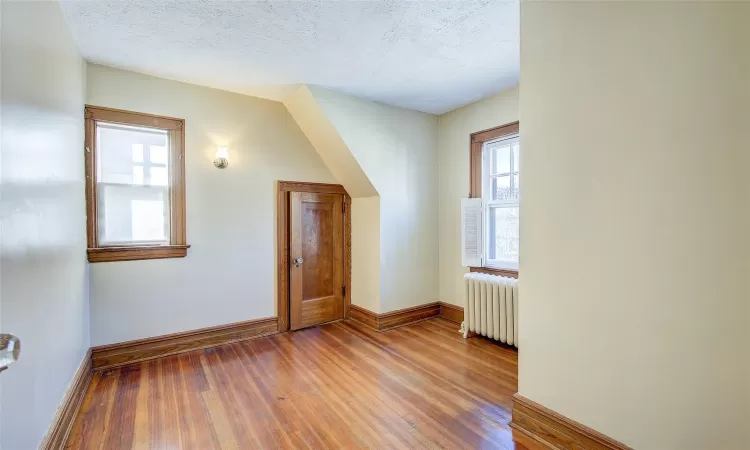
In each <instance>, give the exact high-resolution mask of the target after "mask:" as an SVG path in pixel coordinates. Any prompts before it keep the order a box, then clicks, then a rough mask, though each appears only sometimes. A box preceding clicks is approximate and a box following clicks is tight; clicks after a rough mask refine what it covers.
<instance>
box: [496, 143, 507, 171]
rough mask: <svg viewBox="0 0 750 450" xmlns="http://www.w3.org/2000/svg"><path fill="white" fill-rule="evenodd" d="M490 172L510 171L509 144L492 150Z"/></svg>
mask: <svg viewBox="0 0 750 450" xmlns="http://www.w3.org/2000/svg"><path fill="white" fill-rule="evenodd" d="M492 160H493V168H492V173H509V172H510V145H503V146H502V147H497V148H495V149H494V152H493V157H492Z"/></svg>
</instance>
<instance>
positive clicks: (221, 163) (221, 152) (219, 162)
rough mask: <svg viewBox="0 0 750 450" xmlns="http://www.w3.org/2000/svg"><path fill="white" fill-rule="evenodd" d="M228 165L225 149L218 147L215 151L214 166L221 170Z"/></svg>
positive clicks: (227, 155)
mask: <svg viewBox="0 0 750 450" xmlns="http://www.w3.org/2000/svg"><path fill="white" fill-rule="evenodd" d="M228 165H229V151H228V150H227V148H226V147H219V148H217V149H216V158H215V159H214V166H216V167H218V168H219V169H223V168H225V167H226V166H228Z"/></svg>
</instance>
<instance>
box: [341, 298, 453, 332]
mask: <svg viewBox="0 0 750 450" xmlns="http://www.w3.org/2000/svg"><path fill="white" fill-rule="evenodd" d="M439 315H440V304H439V303H438V302H433V303H428V304H426V305H419V306H413V307H411V308H405V309H399V310H396V311H391V312H387V313H383V314H378V313H374V312H372V311H370V310H367V309H365V308H362V307H360V306H357V305H351V306H350V309H349V318H350V319H354V320H356V321H358V322H361V323H363V324H365V325H367V326H369V327H370V328H374V329H375V330H377V331H386V330H390V329H392V328H396V327H402V326H404V325H409V324H412V323H415V322H420V321H422V320H426V319H431V318H433V317H438V316H439Z"/></svg>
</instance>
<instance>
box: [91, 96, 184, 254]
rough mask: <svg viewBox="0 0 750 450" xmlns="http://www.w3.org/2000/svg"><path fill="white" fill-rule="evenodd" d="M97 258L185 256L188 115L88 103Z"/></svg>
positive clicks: (93, 242) (93, 249)
mask: <svg viewBox="0 0 750 450" xmlns="http://www.w3.org/2000/svg"><path fill="white" fill-rule="evenodd" d="M85 127H86V141H85V147H86V148H85V153H86V158H85V160H86V213H87V237H88V259H89V261H90V262H108V261H131V260H139V259H159V258H181V257H184V256H185V255H186V254H187V249H188V247H189V245H187V241H186V236H185V137H184V136H185V134H184V133H185V121H184V120H183V119H174V118H171V117H162V116H154V115H150V114H143V113H137V112H130V111H122V110H116V109H110V108H101V107H97V106H86V111H85Z"/></svg>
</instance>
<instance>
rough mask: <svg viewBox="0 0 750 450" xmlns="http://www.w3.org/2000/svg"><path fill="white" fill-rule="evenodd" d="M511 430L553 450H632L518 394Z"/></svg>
mask: <svg viewBox="0 0 750 450" xmlns="http://www.w3.org/2000/svg"><path fill="white" fill-rule="evenodd" d="M510 426H511V427H512V428H514V429H516V430H518V431H520V432H522V433H524V434H526V435H528V436H530V437H531V438H533V439H535V440H537V441H539V442H541V443H543V444H545V445H547V446H548V447H550V448H553V449H576V450H579V449H589V450H632V449H631V448H630V447H628V446H627V445H625V444H623V443H621V442H618V441H616V440H614V439H612V438H610V437H608V436H605V435H603V434H601V433H599V432H598V431H596V430H594V429H591V428H589V427H587V426H585V425H581V424H580V423H578V422H576V421H573V420H571V419H568V418H567V417H565V416H563V415H562V414H558V413H556V412H555V411H552V410H551V409H549V408H546V407H544V406H542V405H540V404H539V403H536V402H534V401H531V400H529V399H527V398H526V397H524V396H522V395H518V394H515V395H514V396H513V420H512V421H511V423H510Z"/></svg>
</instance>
